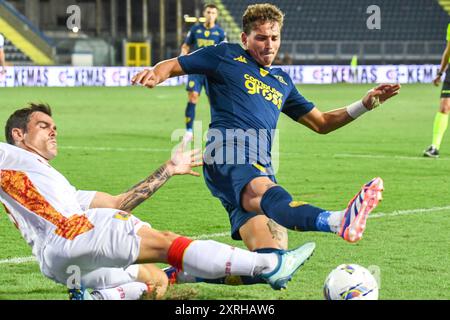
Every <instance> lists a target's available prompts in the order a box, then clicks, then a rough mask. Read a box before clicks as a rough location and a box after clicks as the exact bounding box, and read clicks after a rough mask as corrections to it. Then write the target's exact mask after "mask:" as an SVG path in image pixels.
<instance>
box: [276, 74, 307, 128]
mask: <svg viewBox="0 0 450 320" xmlns="http://www.w3.org/2000/svg"><path fill="white" fill-rule="evenodd" d="M290 85H291V86H292V90H291V92H290V94H289V96H288V97H287V99H286V101H285V103H284V105H283V109H281V112H283V113H284V114H286V115H287V116H288V117H289V118H291V119H292V120H294V121H298V119H299V118H300V117H302V116H304V115H305V114H307V113H308V112H310V111H311V110H312V109H313V108H314V104H313V103H312V102H310V101H308V100H306V98H305V97H303V96H302V95H301V94H300V92H298V90H297V88H296V87H295V85H294V84H293V83H292V81H290Z"/></svg>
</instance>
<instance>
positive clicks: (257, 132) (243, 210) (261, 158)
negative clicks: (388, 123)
mask: <svg viewBox="0 0 450 320" xmlns="http://www.w3.org/2000/svg"><path fill="white" fill-rule="evenodd" d="M282 25H283V13H282V12H281V11H280V9H278V8H277V7H276V6H274V5H271V4H255V5H250V6H248V8H247V10H246V11H245V13H244V15H243V21H242V26H243V32H242V35H241V40H242V44H243V48H242V47H241V46H240V45H238V44H231V43H221V44H219V45H216V46H210V47H206V48H202V49H200V50H198V51H196V52H193V53H191V54H189V55H186V56H181V57H178V58H174V59H170V60H166V61H162V62H160V63H158V64H157V65H156V66H155V67H154V68H153V69H146V70H144V71H142V72H140V73H138V74H137V75H135V76H134V77H133V79H132V82H133V83H134V84H141V85H144V86H146V87H148V88H153V87H155V86H156V85H157V84H159V83H161V82H163V81H164V80H166V79H167V78H169V77H174V76H179V75H183V74H186V73H187V74H204V75H206V77H207V79H208V84H209V97H210V104H211V118H212V119H211V124H210V127H209V131H208V141H207V147H206V151H205V154H204V167H203V172H204V177H205V181H206V184H207V186H208V188H209V189H210V191H211V193H212V194H213V195H214V196H215V197H217V198H219V199H220V201H221V202H222V204H223V206H224V207H225V209H226V210H227V212H228V214H229V218H230V224H231V235H232V238H233V239H235V240H240V239H242V241H243V242H244V243H245V245H246V246H247V248H249V249H250V250H252V251H257V252H268V251H269V252H273V251H277V250H285V249H286V248H287V231H286V229H285V228H287V229H291V230H299V231H322V232H332V233H336V234H337V235H338V236H340V237H342V238H343V239H345V240H346V241H348V242H356V241H359V240H360V239H361V238H362V234H363V232H364V230H365V227H366V220H367V217H368V214H369V213H370V212H371V211H372V210H373V209H374V208H375V207H376V206H377V204H378V202H379V201H380V200H381V193H382V191H383V181H382V179H381V178H379V177H377V178H374V179H372V180H371V181H369V182H368V183H366V184H365V185H363V187H362V188H361V190H360V191H359V192H358V193H357V194H356V195H355V196H354V197H353V198H352V199H351V200H350V202H349V203H348V205H347V207H346V208H345V209H344V210H342V211H329V210H326V209H322V208H318V207H315V206H312V205H310V204H306V203H304V202H301V201H293V199H292V196H291V195H290V194H289V192H287V191H286V190H285V189H284V188H283V187H282V186H280V185H278V184H277V183H276V180H275V176H274V172H273V169H272V166H271V159H270V147H271V143H272V139H273V131H274V130H275V128H276V124H277V121H278V117H279V115H280V113H281V112H282V113H284V114H286V115H287V116H289V117H290V118H292V119H293V120H294V121H296V122H299V123H301V124H303V125H304V126H306V127H308V128H309V129H311V130H313V131H315V132H317V133H320V134H326V133H329V132H331V131H334V130H336V129H338V128H340V127H342V126H344V125H346V124H348V123H350V122H352V121H353V120H355V119H356V118H358V117H359V116H361V115H362V114H364V113H366V112H368V111H370V110H372V109H374V108H375V107H377V106H378V105H379V104H381V103H383V102H385V101H386V100H388V99H389V98H391V97H393V96H395V95H397V94H398V93H399V90H400V85H398V84H382V85H378V86H377V87H375V88H373V89H372V90H370V91H369V92H368V93H367V94H366V95H365V96H364V97H363V98H362V99H361V100H359V101H357V102H355V103H352V104H350V105H348V106H347V107H343V108H339V109H335V110H332V111H328V112H321V111H320V110H319V109H318V108H317V107H315V106H314V104H313V103H311V102H309V101H308V100H307V99H305V98H304V97H303V96H302V95H301V94H300V93H299V92H298V90H297V89H296V87H295V85H294V84H293V82H292V80H291V78H290V77H289V75H288V74H287V73H285V72H283V71H282V70H281V69H279V68H271V67H270V66H271V64H272V62H273V61H274V59H275V56H276V54H277V52H278V49H279V48H280V41H281V40H280V36H281V29H282ZM230 131H231V132H234V134H233V135H231V136H230V134H228V133H229V132H230ZM236 132H241V133H242V132H244V137H243V138H242V135H240V134H236ZM255 137H256V139H257V140H261V138H263V139H262V140H265V142H264V143H262V144H261V143H258V146H257V147H256V148H255V146H254V144H253V145H250V146H249V145H247V143H246V139H247V140H251V139H253V138H255ZM236 140H237V141H236ZM261 145H262V146H263V147H261ZM267 145H268V148H267V150H263V149H265V148H266V146H267ZM239 154H241V155H242V154H243V155H244V156H243V158H244V159H243V160H244V161H240V160H242V159H238V160H236V155H239ZM238 157H239V156H238ZM255 159H256V160H255ZM236 162H237V163H236Z"/></svg>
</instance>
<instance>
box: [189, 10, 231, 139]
mask: <svg viewBox="0 0 450 320" xmlns="http://www.w3.org/2000/svg"><path fill="white" fill-rule="evenodd" d="M203 16H204V17H205V23H203V24H196V25H194V26H193V27H192V28H191V30H189V32H188V34H187V37H186V40H185V41H184V43H183V45H182V46H181V55H182V56H183V55H186V54H188V53H189V52H192V51H195V50H197V49H199V48H203V47H208V46H213V45H215V44H218V43H220V42H222V41H226V34H225V31H223V29H222V28H220V27H219V26H218V25H217V24H216V19H217V16H218V8H217V6H216V5H214V4H206V5H205V7H204V9H203ZM202 87H205V91H206V94H207V95H208V83H207V81H206V77H205V76H204V75H202V74H190V75H189V76H188V82H187V84H186V91H187V92H188V104H187V106H186V111H185V116H186V134H185V140H186V141H190V140H191V139H192V137H193V133H192V126H193V124H194V119H195V106H196V105H197V103H198V98H199V96H200V93H201V91H202Z"/></svg>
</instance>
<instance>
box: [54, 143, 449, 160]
mask: <svg viewBox="0 0 450 320" xmlns="http://www.w3.org/2000/svg"><path fill="white" fill-rule="evenodd" d="M58 148H59V149H62V150H86V151H112V152H150V153H151V152H166V153H168V152H171V151H173V149H168V148H134V147H88V146H60V147H58ZM276 154H278V155H284V156H289V155H304V156H305V157H308V156H311V157H317V156H321V155H322V154H308V153H304V152H295V151H289V152H279V153H276V152H273V154H272V155H273V156H274V155H276ZM324 156H327V157H328V155H324ZM333 157H335V158H370V159H390V160H416V161H417V160H419V161H450V158H438V159H429V158H425V157H419V156H417V157H408V156H395V155H383V154H352V153H337V154H334V155H333Z"/></svg>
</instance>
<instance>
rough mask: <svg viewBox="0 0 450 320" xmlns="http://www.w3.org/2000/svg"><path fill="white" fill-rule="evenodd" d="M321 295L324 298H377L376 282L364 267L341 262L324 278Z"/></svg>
mask: <svg viewBox="0 0 450 320" xmlns="http://www.w3.org/2000/svg"><path fill="white" fill-rule="evenodd" d="M323 295H324V297H325V299H326V300H378V283H377V281H376V280H375V278H374V276H373V275H372V274H371V273H370V271H369V270H367V269H366V268H364V267H361V266H360V265H357V264H341V265H340V266H338V267H336V268H335V269H334V270H333V271H331V272H330V274H329V275H328V277H327V278H326V280H325V284H324V286H323Z"/></svg>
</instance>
